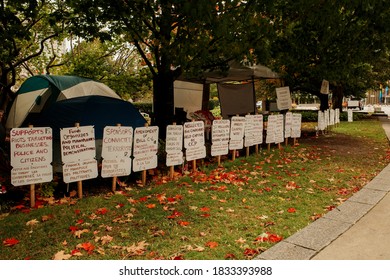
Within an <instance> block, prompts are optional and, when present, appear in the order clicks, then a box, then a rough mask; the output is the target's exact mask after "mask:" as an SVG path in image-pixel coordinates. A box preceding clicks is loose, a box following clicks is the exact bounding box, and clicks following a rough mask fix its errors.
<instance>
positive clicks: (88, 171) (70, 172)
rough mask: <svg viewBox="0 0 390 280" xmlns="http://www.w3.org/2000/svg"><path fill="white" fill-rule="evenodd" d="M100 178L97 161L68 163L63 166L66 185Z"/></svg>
mask: <svg viewBox="0 0 390 280" xmlns="http://www.w3.org/2000/svg"><path fill="white" fill-rule="evenodd" d="M97 176H98V169H97V161H96V159H88V160H79V161H74V162H66V163H65V164H64V166H63V177H64V182H65V183H72V182H78V181H84V180H88V179H93V178H96V177H97Z"/></svg>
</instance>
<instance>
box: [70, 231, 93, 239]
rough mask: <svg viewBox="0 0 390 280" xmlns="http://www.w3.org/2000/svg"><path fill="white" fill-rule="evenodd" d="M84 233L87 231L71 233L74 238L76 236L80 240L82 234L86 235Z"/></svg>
mask: <svg viewBox="0 0 390 280" xmlns="http://www.w3.org/2000/svg"><path fill="white" fill-rule="evenodd" d="M86 232H89V229H82V230H76V231H75V232H73V234H74V236H76V237H77V238H81V235H82V234H83V233H86Z"/></svg>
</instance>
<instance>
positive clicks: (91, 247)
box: [80, 242, 95, 254]
mask: <svg viewBox="0 0 390 280" xmlns="http://www.w3.org/2000/svg"><path fill="white" fill-rule="evenodd" d="M80 247H81V248H83V249H84V250H85V251H87V252H88V254H92V251H93V250H94V249H95V246H94V245H93V244H91V243H89V242H85V243H82V244H81V246H80Z"/></svg>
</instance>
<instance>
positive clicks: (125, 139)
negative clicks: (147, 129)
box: [102, 126, 133, 159]
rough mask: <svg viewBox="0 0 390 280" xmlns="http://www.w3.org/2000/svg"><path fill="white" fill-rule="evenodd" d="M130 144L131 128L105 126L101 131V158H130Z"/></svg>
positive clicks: (131, 137)
mask: <svg viewBox="0 0 390 280" xmlns="http://www.w3.org/2000/svg"><path fill="white" fill-rule="evenodd" d="M132 144H133V128H132V127H131V126H106V127H105V128H104V131H103V141H102V158H104V159H108V158H116V157H120V158H122V157H128V158H130V156H131V149H132Z"/></svg>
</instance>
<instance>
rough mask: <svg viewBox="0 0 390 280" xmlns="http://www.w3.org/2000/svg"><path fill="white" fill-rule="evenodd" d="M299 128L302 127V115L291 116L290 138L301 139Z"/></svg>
mask: <svg viewBox="0 0 390 280" xmlns="http://www.w3.org/2000/svg"><path fill="white" fill-rule="evenodd" d="M301 126H302V115H301V114H293V116H292V128H291V137H292V138H300V137H301Z"/></svg>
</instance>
